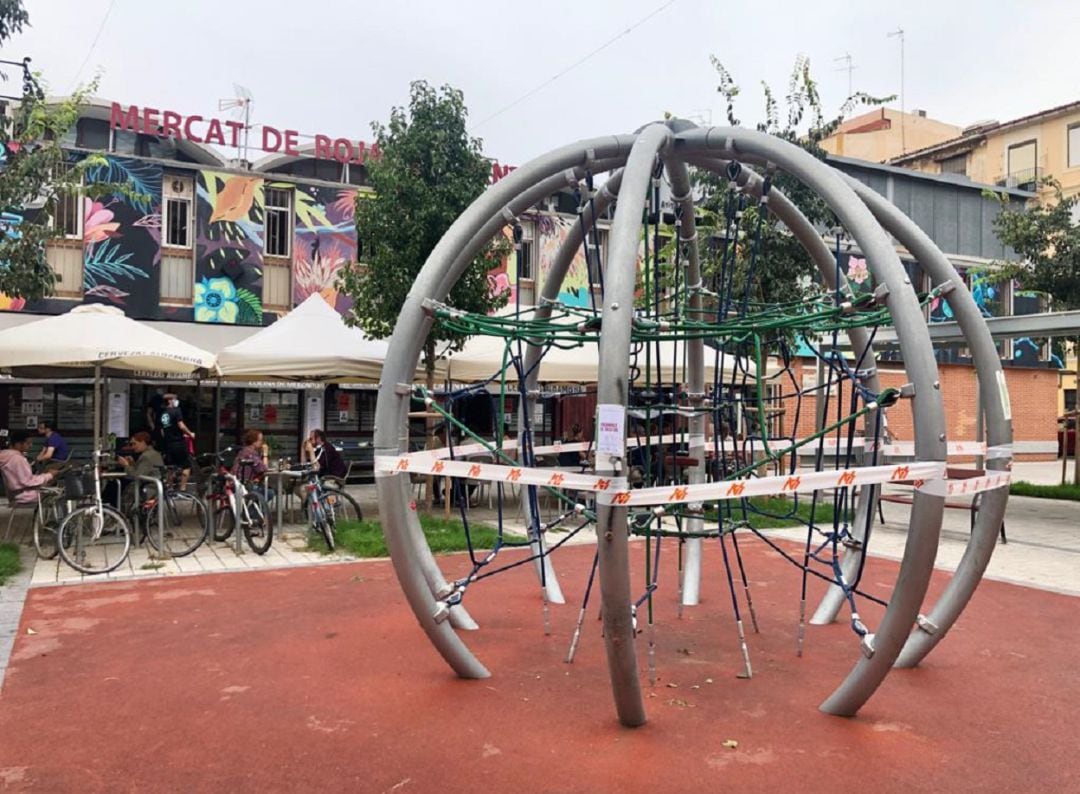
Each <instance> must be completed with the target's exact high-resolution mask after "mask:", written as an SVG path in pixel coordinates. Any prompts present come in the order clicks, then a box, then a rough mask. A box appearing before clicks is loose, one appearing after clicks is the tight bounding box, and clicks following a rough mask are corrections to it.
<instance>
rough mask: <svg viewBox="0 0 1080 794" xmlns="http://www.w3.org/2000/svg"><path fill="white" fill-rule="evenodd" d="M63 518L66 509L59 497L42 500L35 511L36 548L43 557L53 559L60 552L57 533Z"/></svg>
mask: <svg viewBox="0 0 1080 794" xmlns="http://www.w3.org/2000/svg"><path fill="white" fill-rule="evenodd" d="M63 518H64V511H63V509H62V508H61V506H60V500H59V499H56V500H53V501H51V502H42V504H41V505H39V506H38V509H37V510H35V511H34V548H35V549H36V550H37V555H38V557H40V558H41V559H43V560H51V559H53V558H54V557H56V555H57V554H59V552H60V549H59V546H58V544H57V542H56V533H57V531H58V530H59V529H60V522H61V521H62V520H63Z"/></svg>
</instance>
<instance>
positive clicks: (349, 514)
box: [320, 488, 364, 524]
mask: <svg viewBox="0 0 1080 794" xmlns="http://www.w3.org/2000/svg"><path fill="white" fill-rule="evenodd" d="M320 501H321V503H322V505H323V507H324V508H325V509H326V512H327V513H331V514H332V515H333V517H334V523H335V524H341V523H342V522H345V521H363V520H364V514H363V513H362V512H360V505H359V503H357V501H356V500H355V499H353V497H352V496H350V495H349V494H348V492H346V491H339V490H338V489H336V488H328V489H327V490H325V491H323V494H322V498H321V499H320Z"/></svg>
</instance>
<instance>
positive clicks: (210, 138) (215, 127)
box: [206, 119, 225, 146]
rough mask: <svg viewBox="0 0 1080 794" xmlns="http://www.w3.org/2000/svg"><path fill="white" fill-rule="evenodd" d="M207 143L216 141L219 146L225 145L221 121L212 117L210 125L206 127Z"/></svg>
mask: <svg viewBox="0 0 1080 794" xmlns="http://www.w3.org/2000/svg"><path fill="white" fill-rule="evenodd" d="M206 143H216V144H217V145H218V146H224V145H225V136H224V135H223V134H222V132H221V122H220V121H218V120H217V119H210V126H209V127H207V128H206Z"/></svg>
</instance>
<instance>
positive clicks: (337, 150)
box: [334, 138, 353, 163]
mask: <svg viewBox="0 0 1080 794" xmlns="http://www.w3.org/2000/svg"><path fill="white" fill-rule="evenodd" d="M352 158H353V148H352V144H351V143H349V139H348V138H337V139H335V140H334V159H335V160H337V161H338V162H339V163H347V162H349V161H350V160H352Z"/></svg>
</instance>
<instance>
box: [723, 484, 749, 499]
mask: <svg viewBox="0 0 1080 794" xmlns="http://www.w3.org/2000/svg"><path fill="white" fill-rule="evenodd" d="M745 490H746V485H745V483H741V482H733V483H732V484H731V486H730V487H729V488H728V489H727V492H728V493H729V494H730V495H732V496H742V492H743V491H745Z"/></svg>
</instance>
